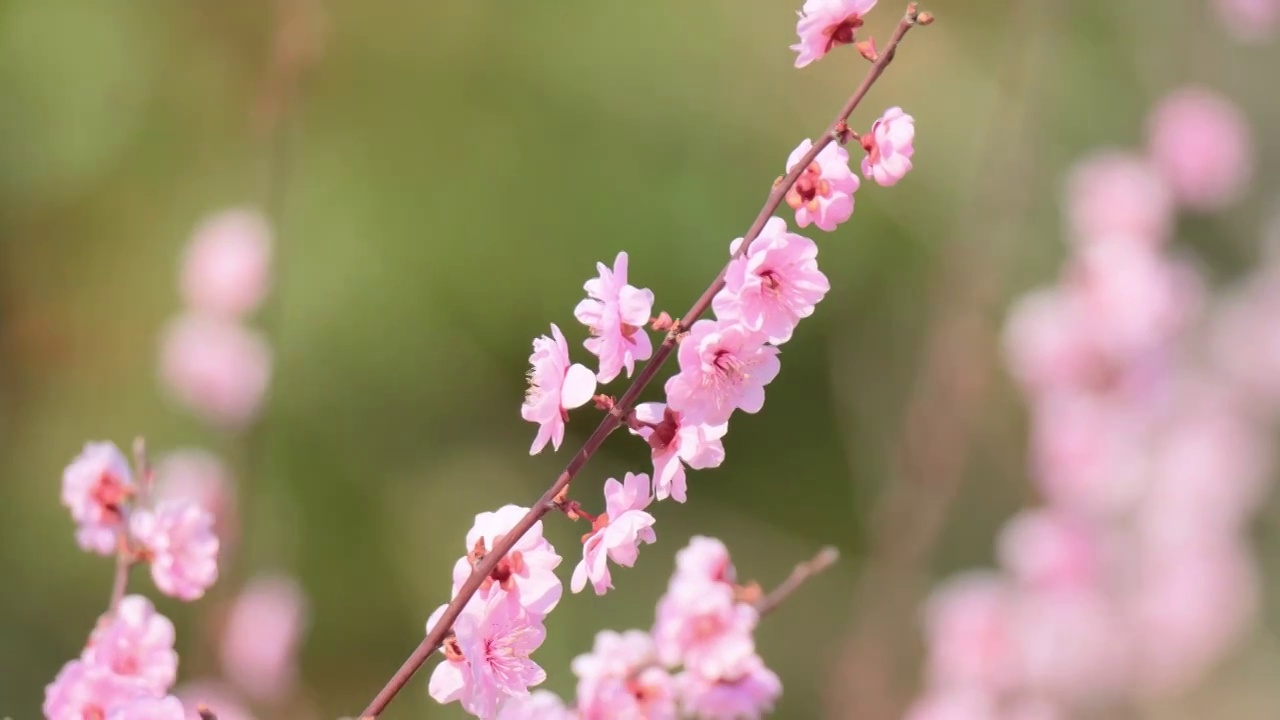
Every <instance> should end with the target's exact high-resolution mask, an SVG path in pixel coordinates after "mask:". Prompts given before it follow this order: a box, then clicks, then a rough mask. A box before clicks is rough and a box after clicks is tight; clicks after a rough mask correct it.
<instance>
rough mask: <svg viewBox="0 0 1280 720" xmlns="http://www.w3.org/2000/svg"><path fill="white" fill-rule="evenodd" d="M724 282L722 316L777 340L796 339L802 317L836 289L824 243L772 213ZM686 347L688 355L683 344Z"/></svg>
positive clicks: (736, 244)
mask: <svg viewBox="0 0 1280 720" xmlns="http://www.w3.org/2000/svg"><path fill="white" fill-rule="evenodd" d="M740 247H742V238H738V239H737V240H734V241H733V243H732V244H731V245H730V246H729V251H730V253H733V254H736V253H737V252H738V249H739V248H740ZM724 282H725V284H724V288H723V289H721V290H720V292H718V293H716V296H715V298H714V299H713V300H712V307H713V308H714V309H715V311H716V318H717V319H718V320H721V321H723V322H729V321H734V322H739V323H741V324H742V326H743V327H745V328H746V329H748V330H750V331H752V332H756V333H760V334H762V335H763V336H764V338H765V339H766V340H767V341H768V342H770V343H772V344H774V345H780V344H782V343H784V342H786V341H788V340H790V339H791V333H792V332H793V331H794V330H795V327H796V325H797V324H798V323H799V322H800V320H802V319H803V318H807V317H809V316H810V315H812V314H813V308H814V306H815V305H817V304H818V303H819V302H821V301H822V298H823V297H825V296H826V294H827V291H828V290H830V289H831V284H830V283H829V282H828V281H827V276H826V275H823V274H822V271H820V270H818V245H817V244H816V243H815V242H813V241H812V240H810V239H809V238H807V237H804V236H801V235H796V234H795V233H789V232H787V223H786V222H785V221H784V220H783V219H782V218H779V217H772V218H769V221H768V222H767V223H765V226H764V229H763V230H762V231H761V232H760V236H759V237H757V238H756V239H755V242H753V243H751V245H750V246H749V247H748V248H747V251H746V253H745V254H744V255H742V256H740V257H735V258H734V259H733V261H732V262H730V263H729V270H728V272H727V273H725V281H724ZM695 327H696V325H695ZM681 351H682V352H681V354H682V356H683V345H682V346H681ZM683 367H684V362H683V360H682V361H681V368H682V369H683Z"/></svg>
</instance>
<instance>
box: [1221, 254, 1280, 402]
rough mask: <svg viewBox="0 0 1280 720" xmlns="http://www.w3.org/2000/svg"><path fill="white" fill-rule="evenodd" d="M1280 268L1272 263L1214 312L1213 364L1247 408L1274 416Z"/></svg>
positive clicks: (1279, 386) (1279, 393)
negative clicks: (1272, 265)
mask: <svg viewBox="0 0 1280 720" xmlns="http://www.w3.org/2000/svg"><path fill="white" fill-rule="evenodd" d="M1277 317H1280V270H1277V269H1276V268H1273V267H1268V268H1265V269H1263V270H1262V271H1260V272H1258V274H1257V275H1256V276H1254V277H1253V278H1251V279H1249V280H1248V281H1246V282H1244V283H1242V284H1241V285H1240V286H1239V287H1237V288H1235V289H1233V290H1231V291H1229V292H1227V293H1224V295H1223V297H1222V299H1221V300H1220V301H1219V302H1218V304H1217V307H1216V308H1215V311H1214V312H1213V314H1212V315H1211V318H1210V334H1209V343H1210V345H1209V350H1210V355H1211V357H1212V359H1213V362H1214V366H1215V369H1216V370H1217V371H1218V372H1220V373H1221V374H1222V375H1223V376H1224V380H1226V381H1227V382H1229V383H1230V384H1231V385H1232V386H1233V387H1234V388H1235V389H1236V390H1237V391H1238V393H1239V394H1240V397H1241V400H1242V401H1243V402H1245V403H1247V405H1248V408H1249V410H1251V411H1255V412H1259V413H1260V414H1263V415H1265V416H1274V415H1275V412H1276V409H1277V408H1280V324H1277V323H1276V322H1275V318H1277Z"/></svg>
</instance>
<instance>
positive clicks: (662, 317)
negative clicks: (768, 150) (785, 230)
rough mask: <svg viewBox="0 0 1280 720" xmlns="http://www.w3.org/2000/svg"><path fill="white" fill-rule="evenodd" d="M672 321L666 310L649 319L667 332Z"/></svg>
mask: <svg viewBox="0 0 1280 720" xmlns="http://www.w3.org/2000/svg"><path fill="white" fill-rule="evenodd" d="M781 179H782V178H778V180H781ZM774 184H775V185H776V184H777V183H776V182H775V183H774ZM671 323H672V320H671V316H670V315H668V314H667V312H666V311H665V310H664V311H662V312H660V313H658V317H656V318H653V319H652V320H650V321H649V327H651V328H653V329H654V330H656V331H658V332H666V331H668V330H670V329H671Z"/></svg>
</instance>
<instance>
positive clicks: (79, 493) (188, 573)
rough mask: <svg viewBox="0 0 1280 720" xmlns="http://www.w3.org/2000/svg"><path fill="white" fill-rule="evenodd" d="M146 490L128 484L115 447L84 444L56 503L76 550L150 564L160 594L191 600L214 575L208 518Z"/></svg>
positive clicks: (131, 482) (66, 473) (200, 511)
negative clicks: (151, 501) (72, 529)
mask: <svg viewBox="0 0 1280 720" xmlns="http://www.w3.org/2000/svg"><path fill="white" fill-rule="evenodd" d="M149 484H150V480H149V479H148V478H144V483H143V484H142V485H139V484H138V483H135V481H134V478H133V472H132V471H131V470H130V468H129V461H128V460H126V459H125V456H124V454H123V453H121V452H120V449H119V448H117V447H116V446H115V445H114V444H112V443H109V442H98V443H89V444H87V445H86V446H85V448H84V451H83V452H82V453H80V455H79V456H78V457H76V459H75V460H73V461H72V462H71V464H70V465H68V466H67V469H66V470H65V471H64V472H63V475H62V502H63V504H65V505H66V506H67V507H68V508H70V510H71V517H72V519H73V520H75V521H76V524H77V525H78V526H79V527H78V529H77V531H76V539H77V541H78V542H79V543H80V546H81V547H82V548H84V549H85V550H88V551H90V552H95V553H98V554H100V555H111V554H114V553H124V554H125V555H126V557H127V558H128V559H129V561H130V562H132V561H135V560H136V561H145V562H147V563H149V564H150V565H151V577H152V579H153V580H154V581H155V584H156V587H158V588H159V589H160V591H161V592H163V593H165V594H166V595H170V596H172V597H176V598H179V599H182V600H195V599H196V598H199V597H200V596H201V595H203V594H204V591H205V589H206V588H208V587H209V586H210V585H212V584H213V582H214V581H215V580H216V579H217V577H218V563H217V557H218V538H217V536H216V535H214V533H213V516H212V515H211V514H210V513H208V512H207V511H205V510H204V509H203V508H202V507H200V506H199V505H198V504H196V503H193V502H190V501H186V500H165V501H162V502H159V503H156V504H155V505H154V506H149V505H146V504H144V503H142V502H140V501H145V500H147V497H146V495H147V492H146V490H147V489H148V488H147V487H146V486H148V485H149Z"/></svg>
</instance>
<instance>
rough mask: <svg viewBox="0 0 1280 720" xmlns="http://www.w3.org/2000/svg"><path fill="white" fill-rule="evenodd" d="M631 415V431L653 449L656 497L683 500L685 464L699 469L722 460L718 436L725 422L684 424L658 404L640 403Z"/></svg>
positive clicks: (678, 416) (721, 432)
mask: <svg viewBox="0 0 1280 720" xmlns="http://www.w3.org/2000/svg"><path fill="white" fill-rule="evenodd" d="M635 417H636V421H637V427H636V428H633V429H632V430H631V432H632V433H634V434H636V435H639V436H640V437H642V438H644V440H645V442H647V443H649V447H650V448H652V449H653V491H654V495H655V496H656V497H657V499H659V500H665V499H667V498H668V497H671V498H674V499H675V501H676V502H684V501H685V499H686V494H685V490H686V484H685V470H684V466H685V465H688V466H689V467H691V468H693V469H694V470H702V469H704V468H713V467H719V466H720V463H722V462H724V443H722V442H721V441H720V438H722V437H724V436H725V433H727V432H729V425H728V423H721V424H719V425H706V424H694V423H688V422H685V421H684V420H683V418H682V417H681V415H680V413H677V412H675V411H674V410H671V409H670V408H668V407H667V406H666V405H664V404H662V403H640V404H639V405H637V406H636V409H635Z"/></svg>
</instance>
